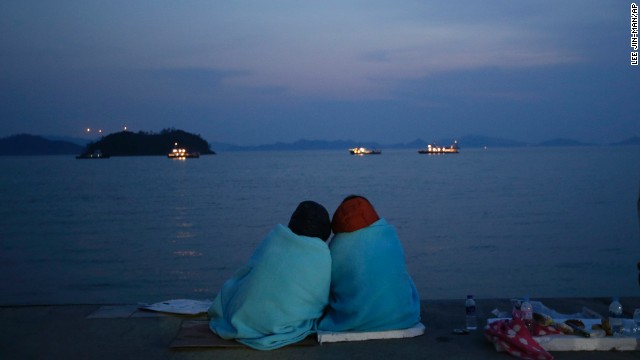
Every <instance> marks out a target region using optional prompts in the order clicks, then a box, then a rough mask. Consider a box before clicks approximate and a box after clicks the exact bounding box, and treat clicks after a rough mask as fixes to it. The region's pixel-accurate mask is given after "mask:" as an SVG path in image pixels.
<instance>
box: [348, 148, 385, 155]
mask: <svg viewBox="0 0 640 360" xmlns="http://www.w3.org/2000/svg"><path fill="white" fill-rule="evenodd" d="M349 153H351V155H380V154H382V151H380V150H377V149H367V148H363V147H359V148H353V149H349Z"/></svg>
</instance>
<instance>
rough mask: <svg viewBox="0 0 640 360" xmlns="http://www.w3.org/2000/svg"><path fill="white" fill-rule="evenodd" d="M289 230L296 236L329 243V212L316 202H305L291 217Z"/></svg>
mask: <svg viewBox="0 0 640 360" xmlns="http://www.w3.org/2000/svg"><path fill="white" fill-rule="evenodd" d="M289 229H291V231H292V232H293V233H294V234H296V235H301V236H308V237H315V238H319V239H321V240H323V241H327V240H328V239H329V236H330V235H331V220H330V219H329V212H327V209H325V208H324V206H322V205H320V204H318V203H317V202H315V201H310V200H307V201H303V202H301V203H300V204H299V205H298V207H297V208H296V210H295V211H294V212H293V214H292V215H291V220H289Z"/></svg>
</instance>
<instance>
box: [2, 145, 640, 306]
mask: <svg viewBox="0 0 640 360" xmlns="http://www.w3.org/2000/svg"><path fill="white" fill-rule="evenodd" d="M0 166H1V167H2V171H1V172H0V204H1V205H0V305H34V304H131V303H134V304H135V303H153V302H158V301H163V300H168V299H180V298H186V299H213V298H214V297H215V295H216V293H217V291H218V289H219V288H220V287H221V285H222V284H223V283H224V281H225V280H226V279H228V278H229V277H230V276H232V275H233V273H234V272H235V270H236V269H237V268H239V267H240V266H242V265H243V264H244V263H245V262H246V261H247V260H248V258H249V257H250V256H251V254H252V252H253V250H254V249H255V248H256V246H257V245H258V244H259V243H260V241H261V240H262V239H263V238H264V236H265V235H266V234H267V233H268V232H269V231H270V230H271V229H272V228H273V227H274V226H275V225H276V224H278V223H280V224H284V225H286V224H287V223H288V221H289V217H290V215H291V213H292V212H293V210H294V209H295V207H296V206H297V204H298V203H299V202H300V201H303V200H314V201H317V202H319V203H321V204H323V205H324V206H325V207H326V208H327V210H328V211H329V213H330V214H333V211H334V210H335V209H336V207H337V206H338V205H339V204H340V202H341V201H342V199H343V198H344V197H346V196H348V195H351V194H359V195H363V196H365V197H367V198H368V199H369V200H370V201H371V202H372V204H373V205H374V207H375V208H376V210H377V212H378V213H379V215H380V216H381V217H383V218H385V219H387V221H388V222H390V223H391V224H392V225H394V226H395V227H396V229H397V232H398V235H399V237H400V240H401V242H402V244H403V247H404V251H405V257H406V262H407V268H408V271H409V273H410V274H411V276H412V277H413V280H414V282H415V284H416V286H417V288H418V291H419V294H420V297H421V298H422V299H463V298H464V297H465V296H466V295H467V294H473V295H475V297H476V298H512V297H522V296H530V297H531V298H545V297H601V296H602V297H610V296H640V285H639V284H638V268H637V263H638V262H639V261H640V223H639V220H640V216H639V213H638V208H637V206H638V205H637V204H638V197H639V191H640V147H638V146H628V147H609V146H585V147H562V148H552V147H549V148H546V147H522V148H488V149H481V148H479V149H465V148H463V149H462V150H461V151H460V153H459V154H444V155H421V154H418V153H417V151H415V150H384V149H383V151H382V154H381V155H370V156H353V155H350V154H349V153H348V152H347V150H346V149H345V150H339V151H338V150H335V151H333V150H332V151H282V152H275V151H273V152H266V151H265V152H227V153H219V154H217V155H211V156H202V157H200V158H199V159H187V160H183V161H180V160H171V159H168V158H166V157H161V156H158V157H114V158H110V159H99V160H76V159H75V157H74V156H42V157H37V156H35V157H0Z"/></svg>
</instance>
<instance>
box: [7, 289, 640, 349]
mask: <svg viewBox="0 0 640 360" xmlns="http://www.w3.org/2000/svg"><path fill="white" fill-rule="evenodd" d="M533 300H539V301H542V302H543V303H544V305H546V306H547V307H549V308H552V309H554V310H556V311H558V312H561V313H576V312H580V311H581V310H582V307H588V308H590V309H592V310H594V311H595V312H597V313H599V314H602V315H606V313H607V309H608V304H609V302H610V299H609V298H548V299H533ZM621 302H622V304H623V306H624V307H625V317H627V318H630V317H632V312H633V309H635V308H640V297H634V298H622V299H621ZM477 304H478V308H479V310H480V313H479V315H480V318H479V323H481V324H484V323H486V318H487V317H491V316H492V315H491V314H490V312H491V311H492V310H493V309H499V310H501V311H508V310H510V308H511V305H510V303H509V299H477ZM203 320H205V318H204V317H203V316H200V317H198V316H195V317H194V316H178V315H167V314H161V313H154V312H146V311H140V310H138V309H137V306H136V305H126V304H122V305H40V306H2V307H0V321H1V322H0V325H1V326H0V331H1V336H0V359H21V360H22V359H243V360H244V359H305V360H312V359H327V360H336V359H512V358H513V357H511V356H510V355H508V354H506V353H499V352H496V350H495V349H494V347H493V346H492V344H490V343H489V342H488V341H487V340H485V338H484V336H483V334H482V331H481V330H478V331H475V332H472V333H470V334H468V335H455V334H453V333H452V330H453V329H455V328H462V327H463V326H464V299H456V300H429V299H427V300H423V301H422V323H423V324H424V325H425V326H426V331H425V333H424V335H421V336H418V337H414V338H407V339H388V340H369V341H361V342H340V343H328V344H322V345H320V344H317V343H315V342H313V341H307V342H305V344H304V345H292V346H288V347H285V348H282V349H278V350H273V351H257V350H252V349H250V348H247V347H244V346H232V347H199V348H198V347H193V348H189V347H186V348H185V347H181V348H175V347H172V344H174V342H175V340H176V337H177V336H178V335H179V333H180V331H181V329H182V328H183V325H184V324H185V322H194V321H195V322H197V321H203ZM212 336H213V335H212ZM551 353H552V355H553V356H554V357H555V358H556V359H586V360H589V359H614V360H615V359H636V360H637V359H640V352H639V351H589V352H584V351H578V352H576V351H566V352H564V351H563V352H559V351H557V352H551Z"/></svg>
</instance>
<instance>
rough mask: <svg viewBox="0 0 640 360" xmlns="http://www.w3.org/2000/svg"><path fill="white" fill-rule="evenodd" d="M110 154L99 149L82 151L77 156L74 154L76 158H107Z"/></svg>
mask: <svg viewBox="0 0 640 360" xmlns="http://www.w3.org/2000/svg"><path fill="white" fill-rule="evenodd" d="M110 157H111V156H109V155H107V154H104V153H103V152H102V151H100V150H96V151H94V152H92V153H83V154H80V155H78V156H76V159H108V158H110Z"/></svg>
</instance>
